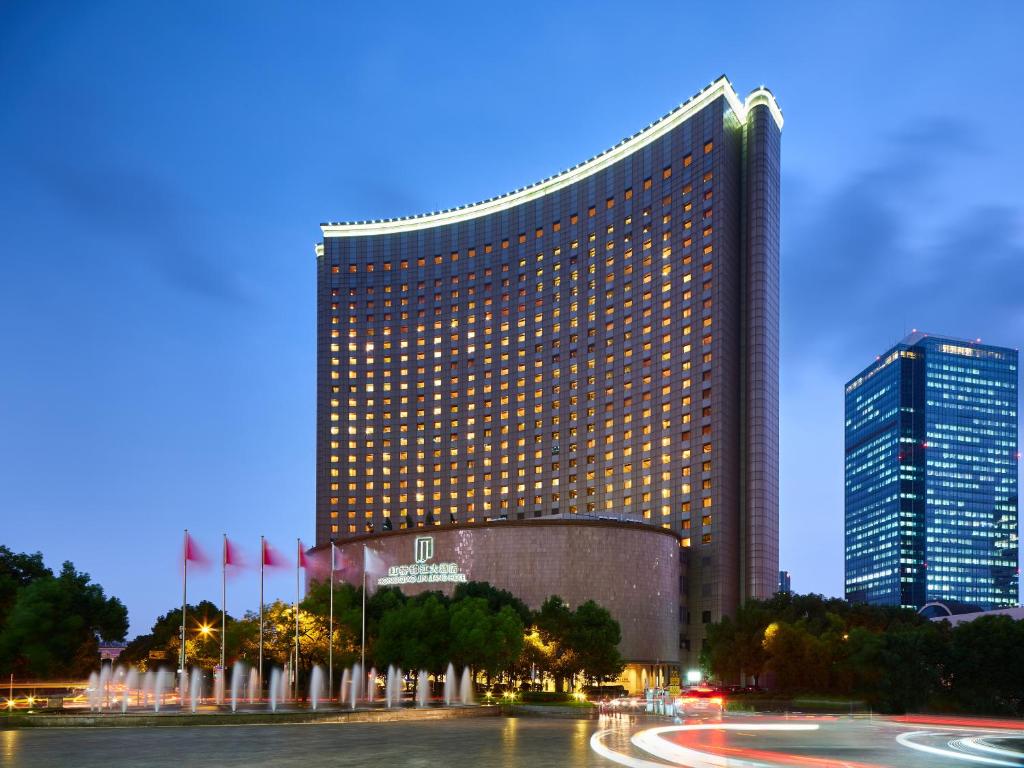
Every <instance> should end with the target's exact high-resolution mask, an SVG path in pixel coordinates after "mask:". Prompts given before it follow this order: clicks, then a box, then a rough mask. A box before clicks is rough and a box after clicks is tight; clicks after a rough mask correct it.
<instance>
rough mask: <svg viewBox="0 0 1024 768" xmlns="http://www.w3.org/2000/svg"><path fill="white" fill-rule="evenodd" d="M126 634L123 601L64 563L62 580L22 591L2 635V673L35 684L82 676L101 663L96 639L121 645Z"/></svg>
mask: <svg viewBox="0 0 1024 768" xmlns="http://www.w3.org/2000/svg"><path fill="white" fill-rule="evenodd" d="M127 631H128V611H127V610H126V609H125V607H124V605H123V604H122V603H121V601H120V600H118V599H117V598H116V597H107V596H106V595H105V594H104V592H103V588H102V587H101V586H99V585H98V584H93V583H92V582H91V581H90V580H89V575H88V574H86V573H80V572H78V571H76V570H75V567H74V565H73V564H72V563H70V562H65V563H64V565H63V567H62V568H61V572H60V574H59V575H58V576H56V577H52V576H45V575H43V576H41V577H39V578H34V579H33V580H32V581H31V583H30V584H28V586H26V587H24V588H23V589H20V590H18V593H17V597H16V598H15V601H14V604H13V606H12V607H11V610H10V613H9V615H8V617H7V622H6V623H5V625H4V626H3V629H2V630H0V667H2V668H3V669H4V670H8V671H14V672H16V673H18V674H21V675H29V676H32V677H37V678H48V677H54V676H66V675H67V676H75V677H80V676H84V675H86V674H88V673H89V671H90V670H92V669H94V668H95V666H96V662H97V660H98V641H97V636H99V637H102V639H104V640H107V641H110V640H123V639H124V636H125V633H126V632H127Z"/></svg>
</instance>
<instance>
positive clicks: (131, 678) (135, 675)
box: [121, 667, 141, 713]
mask: <svg viewBox="0 0 1024 768" xmlns="http://www.w3.org/2000/svg"><path fill="white" fill-rule="evenodd" d="M138 689H139V671H138V670H137V669H135V667H132V668H131V669H129V670H128V672H127V673H126V674H125V676H124V690H123V692H122V694H121V712H122V713H124V712H127V711H128V696H129V694H130V692H131V691H138ZM136 703H141V702H138V701H136Z"/></svg>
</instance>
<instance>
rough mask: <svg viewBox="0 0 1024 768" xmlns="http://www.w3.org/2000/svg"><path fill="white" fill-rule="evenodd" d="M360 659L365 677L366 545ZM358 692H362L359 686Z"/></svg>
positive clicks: (361, 669)
mask: <svg viewBox="0 0 1024 768" xmlns="http://www.w3.org/2000/svg"><path fill="white" fill-rule="evenodd" d="M359 647H360V657H361V659H362V662H361V665H360V667H359V669H360V672H361V674H362V675H363V676H364V678H365V676H366V545H365V544H363V634H362V640H361V641H360V642H359ZM359 690H362V685H360V687H359Z"/></svg>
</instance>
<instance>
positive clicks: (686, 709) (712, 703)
mask: <svg viewBox="0 0 1024 768" xmlns="http://www.w3.org/2000/svg"><path fill="white" fill-rule="evenodd" d="M675 707H676V714H677V715H679V716H681V717H701V716H720V715H721V714H722V712H723V711H724V710H725V697H724V696H723V695H722V692H721V691H718V690H716V689H714V688H707V687H702V688H691V689H689V690H687V691H683V693H682V695H681V696H680V697H679V698H678V699H676V701H675Z"/></svg>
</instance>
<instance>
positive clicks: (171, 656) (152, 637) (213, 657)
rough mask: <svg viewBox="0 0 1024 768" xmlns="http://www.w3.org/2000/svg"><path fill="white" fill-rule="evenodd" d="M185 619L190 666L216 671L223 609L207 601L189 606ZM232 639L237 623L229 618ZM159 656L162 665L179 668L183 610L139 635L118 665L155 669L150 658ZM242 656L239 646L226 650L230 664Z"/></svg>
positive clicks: (160, 618)
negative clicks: (207, 628) (205, 629)
mask: <svg viewBox="0 0 1024 768" xmlns="http://www.w3.org/2000/svg"><path fill="white" fill-rule="evenodd" d="M185 615H186V617H187V619H188V626H187V627H186V632H185V634H186V644H185V653H186V656H187V660H188V663H189V664H190V665H192V664H194V665H196V666H201V667H213V666H214V665H215V664H220V608H219V607H218V606H217V605H216V604H214V603H212V602H210V601H209V600H203V601H202V602H200V603H198V604H197V605H189V606H186V610H185ZM226 621H227V625H228V637H229V640H230V639H231V638H232V636H233V633H232V631H231V630H232V625H233V624H235V621H236V620H235V619H234V618H233V617H231V616H230V615H228V617H227V620H226ZM204 626H206V627H209V628H210V632H208V633H205V634H204V633H202V632H201V631H200V628H201V627H204ZM154 652H156V653H159V654H161V656H162V657H163V658H162V659H161V660H160V661H158V662H157V665H159V663H161V662H163V661H165V662H166V663H170V664H176V663H177V660H178V654H179V653H180V652H181V608H172V609H171V610H169V611H168V612H167V613H165V614H163V615H162V616H158V617H157V619H156V621H155V622H153V626H152V628H151V629H150V631H149V632H147V633H146V634H141V635H136V636H135V637H134V638H132V640H131V641H130V642H129V643H128V645H127V647H126V648H125V649H124V650H123V651H121V655H120V656H119V657H118V662H119V663H122V664H131V665H134V666H137V667H139V668H140V669H148V668H149V667H150V665H151V661H150V654H151V653H154ZM237 654H238V648H237V644H236V643H232V642H229V643H227V645H226V647H225V659H226V662H227V663H231V661H232V660H233V659H234V658H235V657H236V655H237Z"/></svg>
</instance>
